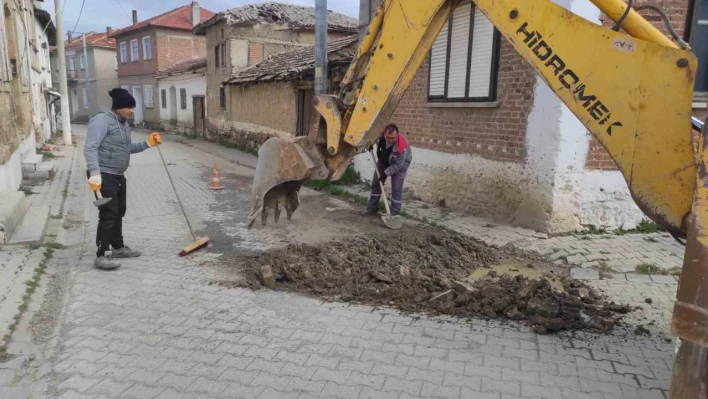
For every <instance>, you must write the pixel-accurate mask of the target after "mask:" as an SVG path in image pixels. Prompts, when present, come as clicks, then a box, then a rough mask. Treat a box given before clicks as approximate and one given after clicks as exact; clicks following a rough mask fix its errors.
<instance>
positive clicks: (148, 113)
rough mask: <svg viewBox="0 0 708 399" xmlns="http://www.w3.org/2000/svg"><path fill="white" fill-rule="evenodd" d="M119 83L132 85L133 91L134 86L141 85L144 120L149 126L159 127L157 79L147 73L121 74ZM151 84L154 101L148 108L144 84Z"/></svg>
mask: <svg viewBox="0 0 708 399" xmlns="http://www.w3.org/2000/svg"><path fill="white" fill-rule="evenodd" d="M118 84H119V85H120V86H121V87H122V86H130V90H131V92H132V91H133V88H134V87H135V86H139V87H140V88H141V89H142V92H143V122H144V123H145V124H146V126H147V127H150V126H153V127H158V126H159V125H160V108H159V107H160V103H159V96H158V90H157V79H155V78H154V77H153V76H152V75H145V76H121V77H120V78H119V79H118ZM147 85H150V86H152V88H153V89H152V92H153V93H152V97H153V98H152V101H153V107H152V108H147V107H146V106H145V101H144V98H145V97H144V96H145V88H144V86H147Z"/></svg>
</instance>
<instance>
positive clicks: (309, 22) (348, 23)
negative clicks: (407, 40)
mask: <svg viewBox="0 0 708 399" xmlns="http://www.w3.org/2000/svg"><path fill="white" fill-rule="evenodd" d="M222 21H227V23H228V24H230V25H238V24H253V23H288V24H290V25H291V26H292V27H293V28H294V29H314V28H315V9H314V8H313V7H303V6H297V5H294V4H283V3H273V2H270V3H260V4H249V5H245V6H243V7H238V8H232V9H230V10H227V11H223V12H220V13H217V14H216V15H214V16H213V17H212V18H211V19H209V20H208V21H205V22H202V23H201V24H199V25H197V27H196V28H194V33H195V34H204V32H205V30H206V28H208V27H209V26H212V25H215V24H217V23H219V22H222ZM327 24H328V25H329V29H330V30H339V31H345V32H352V33H353V32H356V31H357V29H358V27H359V21H358V20H357V19H356V18H352V17H348V16H346V15H344V14H340V13H337V12H334V11H329V13H328V15H327Z"/></svg>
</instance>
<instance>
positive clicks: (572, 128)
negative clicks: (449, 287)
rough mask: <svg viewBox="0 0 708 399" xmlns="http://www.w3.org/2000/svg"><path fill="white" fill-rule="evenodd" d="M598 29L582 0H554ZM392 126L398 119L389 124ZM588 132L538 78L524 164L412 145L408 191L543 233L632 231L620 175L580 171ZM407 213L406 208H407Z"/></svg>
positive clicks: (635, 216)
mask: <svg viewBox="0 0 708 399" xmlns="http://www.w3.org/2000/svg"><path fill="white" fill-rule="evenodd" d="M555 2H556V3H557V4H559V5H561V6H563V7H565V8H566V9H569V10H571V11H572V12H573V13H575V14H576V15H579V16H581V17H583V18H585V19H587V20H589V21H591V22H594V23H597V24H599V16H600V11H599V10H598V9H597V8H596V7H595V6H594V5H592V4H591V3H590V2H587V1H585V0H555ZM393 122H395V121H393ZM589 139H590V135H589V134H588V132H587V129H586V128H585V127H584V126H583V125H582V123H581V122H580V121H579V120H578V119H577V117H575V115H573V113H572V112H571V111H570V110H569V109H568V107H566V106H565V105H564V104H563V102H562V101H561V100H560V99H559V98H558V97H557V96H556V95H555V94H554V93H553V91H552V90H551V89H550V88H549V87H548V85H547V84H546V83H545V82H543V80H542V79H541V78H540V77H538V78H537V80H536V85H535V88H534V97H533V106H532V109H531V112H530V113H529V116H528V120H527V131H526V143H525V146H526V152H527V159H526V163H525V164H519V163H511V162H500V161H492V160H488V159H484V158H482V157H480V156H477V155H469V154H448V153H443V152H439V151H433V150H427V149H420V148H413V163H412V165H411V168H410V170H409V173H408V178H407V181H406V188H407V189H408V190H409V192H410V193H411V194H412V195H408V196H407V197H408V198H411V197H413V198H420V199H422V200H424V201H427V202H431V203H437V202H438V201H439V200H441V199H446V203H447V205H448V206H452V207H454V208H457V209H462V210H465V211H469V212H472V213H474V214H477V215H483V216H488V217H492V218H495V219H501V220H505V221H509V222H512V223H513V224H516V225H519V226H523V227H529V228H533V229H536V230H540V231H544V232H548V233H561V232H568V231H573V230H576V229H580V228H582V226H583V225H588V224H594V225H597V226H606V227H608V228H618V227H623V228H633V227H635V226H636V224H637V223H638V222H639V221H641V220H642V219H643V218H646V216H644V214H643V213H642V212H641V211H640V210H639V208H638V207H637V206H636V205H635V204H634V201H633V200H632V198H631V196H630V193H629V190H628V188H627V184H626V183H625V181H624V178H623V176H622V174H621V173H620V172H618V171H608V172H603V171H594V170H587V169H586V168H585V162H586V159H587V155H588V150H589ZM354 166H355V169H356V170H357V171H358V172H359V173H360V174H361V176H362V178H363V179H365V180H369V179H371V177H372V176H373V173H374V169H373V166H372V161H371V159H370V156H369V155H368V154H360V155H358V156H357V157H355V159H354ZM403 206H404V208H405V203H404V205H403Z"/></svg>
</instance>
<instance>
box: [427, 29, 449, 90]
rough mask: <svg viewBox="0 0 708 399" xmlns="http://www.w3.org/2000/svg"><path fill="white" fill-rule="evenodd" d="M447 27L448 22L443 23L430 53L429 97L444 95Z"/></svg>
mask: <svg viewBox="0 0 708 399" xmlns="http://www.w3.org/2000/svg"><path fill="white" fill-rule="evenodd" d="M448 29H449V26H448V23H445V26H443V28H442V30H441V31H440V35H439V36H438V38H437V39H436V40H435V43H434V44H433V49H432V51H431V53H430V88H429V91H428V94H429V96H430V97H438V96H444V95H445V80H446V77H447V75H446V70H447V38H448Z"/></svg>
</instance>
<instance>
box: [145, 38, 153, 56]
mask: <svg viewBox="0 0 708 399" xmlns="http://www.w3.org/2000/svg"><path fill="white" fill-rule="evenodd" d="M143 59H145V60H151V59H152V41H151V39H150V36H145V37H144V38H143Z"/></svg>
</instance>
